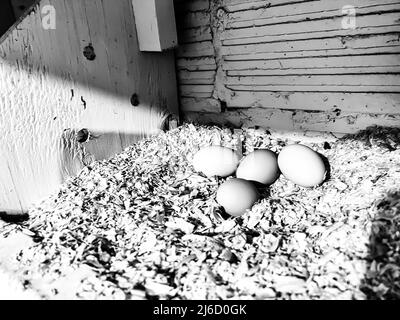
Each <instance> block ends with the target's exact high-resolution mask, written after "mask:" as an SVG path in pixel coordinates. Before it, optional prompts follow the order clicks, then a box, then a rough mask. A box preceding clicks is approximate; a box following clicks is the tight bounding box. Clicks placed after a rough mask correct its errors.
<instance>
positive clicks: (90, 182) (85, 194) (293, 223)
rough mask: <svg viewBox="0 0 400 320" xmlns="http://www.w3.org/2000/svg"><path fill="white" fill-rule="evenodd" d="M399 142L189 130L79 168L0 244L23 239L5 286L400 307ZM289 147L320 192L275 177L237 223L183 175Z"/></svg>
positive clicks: (212, 191) (378, 131) (79, 295)
mask: <svg viewBox="0 0 400 320" xmlns="http://www.w3.org/2000/svg"><path fill="white" fill-rule="evenodd" d="M396 130H397V131H396ZM399 133H400V130H398V129H387V128H371V129H368V130H366V131H363V132H361V133H359V134H357V135H353V136H346V137H344V138H343V139H339V140H333V141H332V139H331V140H330V141H329V142H328V141H324V139H318V140H315V142H312V139H311V140H310V138H308V139H307V141H302V138H301V137H297V138H295V140H294V141H293V137H289V136H288V137H287V138H285V136H282V135H279V137H278V136H277V135H274V133H271V132H268V131H266V130H261V129H250V128H249V129H243V130H241V131H240V130H239V131H238V130H235V131H231V130H230V129H226V128H224V129H221V128H217V127H201V126H195V125H192V124H186V125H184V126H182V127H180V128H178V129H175V130H172V131H169V132H166V133H161V134H159V135H157V136H155V137H151V138H148V139H145V140H143V141H140V142H138V143H137V144H135V145H133V146H132V147H129V148H127V149H126V150H125V151H124V152H122V153H121V154H119V155H116V156H115V157H113V158H111V159H109V160H105V161H101V162H95V163H94V164H93V165H91V166H89V167H86V168H84V169H83V170H82V171H81V173H80V174H79V175H78V177H76V178H72V179H70V180H68V181H67V182H66V183H65V184H64V185H63V186H62V187H61V188H60V190H59V192H58V193H56V194H54V195H53V196H52V197H49V198H48V199H46V200H45V201H43V202H42V203H41V204H40V205H38V206H36V207H35V208H33V209H32V210H31V211H30V212H29V215H30V219H29V220H28V221H27V222H26V223H23V224H19V225H10V224H3V225H1V226H0V238H1V237H3V238H6V237H11V236H12V235H15V234H17V233H19V232H24V233H25V234H28V235H29V236H30V237H31V238H32V239H33V240H34V242H33V243H32V244H29V245H28V246H26V247H25V248H23V249H22V250H21V251H20V252H19V253H18V255H16V257H15V259H16V261H17V262H16V266H17V268H16V271H15V273H16V275H17V276H18V277H19V279H20V280H21V282H23V283H24V286H25V288H28V289H30V290H35V291H36V292H37V293H38V294H40V296H41V297H42V298H45V299H59V298H68V299H391V298H400V258H399V257H400V229H399V225H400V185H399V181H400V148H399V145H400V138H399V137H400V134H399ZM241 142H243V143H242V144H241ZM293 142H304V143H305V144H306V145H308V146H310V147H312V148H313V149H314V150H316V151H318V152H319V153H320V154H322V155H323V156H324V157H326V158H327V159H328V160H329V165H330V179H329V180H328V181H327V182H325V183H324V184H323V185H321V186H319V187H315V188H311V189H305V188H301V187H298V186H296V185H294V184H293V183H291V182H290V181H288V180H286V179H285V178H284V177H282V176H281V177H280V179H279V180H278V181H277V182H276V183H275V184H274V185H273V186H271V187H270V188H269V189H267V188H266V189H264V190H262V191H263V194H264V196H265V197H264V198H263V199H261V200H260V201H259V202H258V203H257V204H255V205H254V207H253V208H252V210H251V211H248V212H247V213H246V214H245V215H244V216H242V217H239V218H231V217H227V216H226V215H225V214H224V212H223V210H221V208H220V207H219V206H218V204H217V203H216V201H215V195H216V190H217V188H218V186H219V185H220V184H221V183H223V182H224V179H220V178H206V177H204V176H202V175H201V174H198V173H196V172H194V170H193V168H192V166H191V164H190V161H191V159H192V157H193V155H194V153H195V152H196V151H198V150H199V149H200V148H201V147H203V146H207V145H210V144H220V145H223V146H226V147H231V148H234V149H237V148H238V147H240V148H241V149H242V150H243V153H244V154H247V153H249V152H251V151H252V150H254V148H268V149H271V150H273V151H275V152H279V151H280V150H281V149H282V147H283V146H285V145H286V144H287V143H293ZM239 144H240V146H239ZM0 241H1V240H0ZM0 246H1V244H0Z"/></svg>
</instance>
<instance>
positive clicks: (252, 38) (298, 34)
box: [222, 15, 400, 46]
mask: <svg viewBox="0 0 400 320" xmlns="http://www.w3.org/2000/svg"><path fill="white" fill-rule="evenodd" d="M385 16H386V15H385ZM393 18H394V17H391V19H390V20H388V21H380V22H381V23H382V24H381V25H374V23H373V22H374V20H373V19H372V20H371V21H370V24H371V25H368V24H367V25H365V26H359V27H358V28H357V29H340V22H337V23H336V25H337V28H334V27H332V28H333V29H331V30H324V29H323V28H322V27H321V30H318V29H316V30H315V31H304V30H301V29H297V27H296V26H292V27H291V28H292V29H291V30H292V31H290V30H287V31H285V30H282V33H275V34H264V35H260V34H259V35H256V31H255V30H251V29H248V30H247V31H246V33H247V35H246V36H243V35H242V36H239V34H237V33H236V32H232V33H231V36H232V38H228V37H226V38H225V39H223V41H222V43H223V45H226V46H227V45H243V44H254V43H268V42H283V41H297V40H307V39H325V38H334V37H345V36H363V35H371V34H388V33H398V32H400V24H399V23H398V22H395V21H393ZM359 19H361V18H359ZM395 20H397V19H395ZM357 21H358V20H357ZM378 22H379V21H378ZM254 29H256V28H254ZM235 31H237V30H235ZM235 36H237V37H235Z"/></svg>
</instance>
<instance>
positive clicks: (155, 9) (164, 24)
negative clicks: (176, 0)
mask: <svg viewBox="0 0 400 320" xmlns="http://www.w3.org/2000/svg"><path fill="white" fill-rule="evenodd" d="M132 5H133V10H134V14H135V21H136V30H137V33H138V39H139V47H140V50H141V51H163V50H166V49H170V48H174V47H175V46H176V45H177V43H178V41H177V35H176V25H175V13H174V4H173V1H172V0H132Z"/></svg>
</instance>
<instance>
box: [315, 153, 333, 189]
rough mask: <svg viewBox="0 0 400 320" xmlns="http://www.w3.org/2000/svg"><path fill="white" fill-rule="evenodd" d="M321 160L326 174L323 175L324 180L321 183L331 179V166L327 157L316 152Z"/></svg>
mask: <svg viewBox="0 0 400 320" xmlns="http://www.w3.org/2000/svg"><path fill="white" fill-rule="evenodd" d="M317 153H318V155H319V156H320V158H321V159H322V161H323V162H324V165H325V169H326V175H325V180H324V181H323V182H322V183H325V182H328V181H329V180H331V172H332V167H331V164H330V163H329V160H328V158H327V157H325V156H324V155H323V154H321V153H319V152H317Z"/></svg>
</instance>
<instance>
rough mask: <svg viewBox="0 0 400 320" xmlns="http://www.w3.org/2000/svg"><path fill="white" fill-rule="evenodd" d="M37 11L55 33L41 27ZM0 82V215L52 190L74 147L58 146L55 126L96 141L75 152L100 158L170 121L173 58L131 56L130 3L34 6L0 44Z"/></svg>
mask: <svg viewBox="0 0 400 320" xmlns="http://www.w3.org/2000/svg"><path fill="white" fill-rule="evenodd" d="M46 5H51V6H54V8H55V9H56V12H57V28H56V29H55V30H45V29H44V28H43V26H42V15H41V8H42V7H43V6H46ZM89 45H91V46H92V47H93V48H94V52H95V54H96V58H95V59H94V60H93V61H90V60H88V59H86V58H85V56H84V55H83V51H84V48H85V47H88V46H89ZM0 83H1V87H0V148H1V150H0V210H1V211H4V210H6V211H9V212H20V211H25V210H26V209H27V208H28V207H29V206H30V205H31V204H33V203H36V202H37V201H39V200H40V199H41V198H43V197H45V196H47V195H48V194H49V193H51V192H53V191H55V190H57V188H58V186H59V183H60V182H61V181H62V173H63V172H64V170H63V169H65V168H63V167H60V163H64V164H66V165H70V166H72V162H73V160H72V159H69V158H68V156H69V155H68V152H69V151H73V150H74V149H73V148H72V150H69V149H68V146H67V147H63V148H60V145H62V143H61V141H62V139H61V138H62V137H67V136H66V134H65V132H64V130H65V129H70V130H76V131H77V130H80V129H82V128H87V129H89V130H90V131H91V132H93V133H94V134H95V135H96V136H99V138H98V139H95V140H93V141H91V142H90V143H88V144H86V145H84V148H85V149H86V152H87V154H88V155H89V156H93V157H94V158H97V159H103V158H107V157H109V156H111V155H113V154H115V153H117V152H120V151H122V150H123V149H124V148H125V147H127V146H129V145H131V144H133V143H135V142H136V141H137V140H138V139H140V138H141V137H144V136H148V135H151V134H154V133H157V132H159V130H160V128H161V127H162V125H163V121H164V119H165V115H166V114H167V113H172V114H175V115H176V116H178V102H177V91H176V90H177V88H176V84H175V83H176V75H175V63H174V54H173V52H166V53H141V52H140V50H139V47H138V41H137V34H136V29H135V20H134V14H133V8H132V3H131V1H130V0H119V1H117V2H115V1H102V0H85V1H70V0H42V1H41V2H40V5H39V7H37V8H36V9H35V10H34V11H33V12H32V13H31V14H30V15H29V16H27V17H26V18H24V20H23V21H21V22H20V23H19V24H18V26H17V27H16V28H14V29H13V30H12V31H11V32H10V33H9V34H8V36H7V37H6V38H4V39H3V41H2V43H1V44H0ZM134 93H136V94H137V96H138V100H139V105H138V106H133V105H132V104H131V97H132V95H133V94H134ZM66 132H69V131H66ZM67 142H68V143H69V144H70V145H73V143H72V141H70V140H68V139H67ZM68 143H65V144H64V146H65V145H67V144H68Z"/></svg>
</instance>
